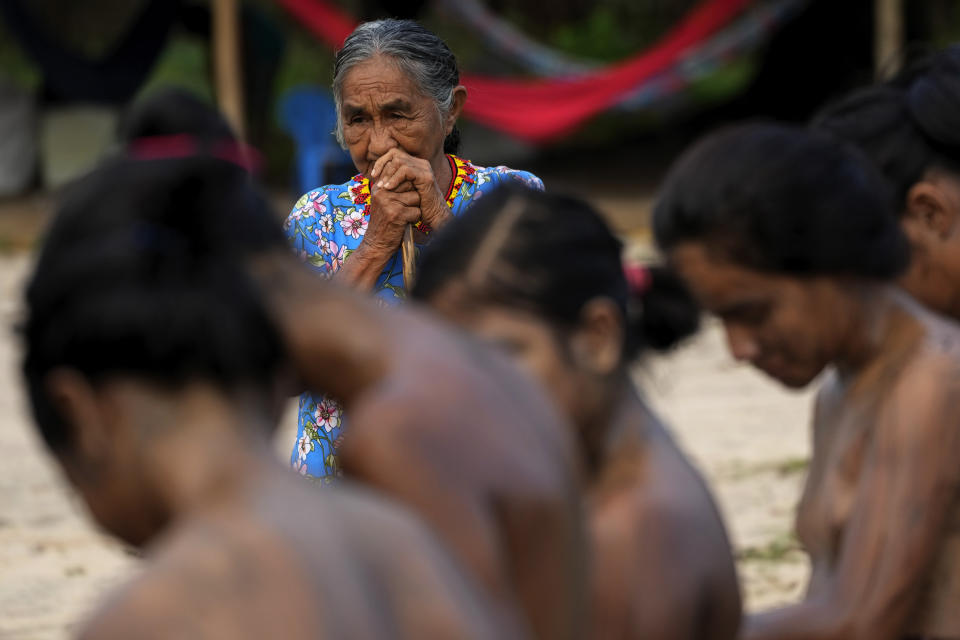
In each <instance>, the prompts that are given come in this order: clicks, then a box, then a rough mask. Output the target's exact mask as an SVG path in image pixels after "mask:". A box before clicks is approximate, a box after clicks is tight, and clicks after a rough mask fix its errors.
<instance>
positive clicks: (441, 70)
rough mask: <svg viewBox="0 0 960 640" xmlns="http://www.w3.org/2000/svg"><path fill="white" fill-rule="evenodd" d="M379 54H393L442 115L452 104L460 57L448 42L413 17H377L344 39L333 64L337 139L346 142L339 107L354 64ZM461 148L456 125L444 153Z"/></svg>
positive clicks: (445, 143) (447, 139)
mask: <svg viewBox="0 0 960 640" xmlns="http://www.w3.org/2000/svg"><path fill="white" fill-rule="evenodd" d="M377 55H384V56H390V57H391V58H393V60H394V61H395V62H396V64H397V65H398V66H399V67H400V69H402V70H403V72H404V73H406V74H407V76H409V78H410V79H411V80H412V81H413V83H414V84H415V85H416V86H417V87H419V89H420V91H421V92H422V93H423V95H425V96H428V97H430V98H432V99H433V101H434V104H436V105H437V109H438V110H439V111H440V113H441V114H442V115H446V114H447V113H449V112H450V108H451V107H452V106H453V90H454V89H456V88H457V86H458V85H459V84H460V67H459V66H458V65H457V57H456V56H455V55H453V52H452V51H450V47H448V46H447V43H446V42H444V41H443V40H441V39H440V38H439V37H438V36H437V35H436V34H435V33H433V32H432V31H430V30H429V29H426V28H425V27H423V26H422V25H420V24H419V23H417V22H415V21H413V20H375V21H373V22H364V23H363V24H361V25H360V26H358V27H357V28H356V29H354V31H353V33H351V34H350V35H349V36H347V39H346V40H345V41H344V42H343V48H342V49H340V50H339V51H337V57H336V60H335V61H334V64H333V102H334V104H335V105H336V109H337V129H336V134H337V140H338V141H339V142H340V144H341V146H342V145H343V144H344V142H343V120H342V119H341V117H340V107H341V102H342V100H343V81H344V79H345V78H346V76H347V73H348V72H349V71H350V69H352V68H353V66H354V65H356V64H358V63H360V62H363V61H365V60H369V59H370V58H373V57H374V56H377ZM459 150H460V130H459V129H457V127H456V126H454V127H453V131H451V132H450V134H449V135H448V136H447V137H446V139H444V141H443V151H444V153H457V152H458V151H459Z"/></svg>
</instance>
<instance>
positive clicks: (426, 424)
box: [341, 309, 585, 638]
mask: <svg viewBox="0 0 960 640" xmlns="http://www.w3.org/2000/svg"><path fill="white" fill-rule="evenodd" d="M390 326H391V331H395V332H396V338H395V339H396V342H395V344H396V345H397V347H398V349H397V351H396V353H393V354H391V357H390V360H391V362H393V363H395V365H394V367H393V368H392V369H391V370H390V371H389V372H388V373H387V375H386V376H385V377H384V379H383V381H382V383H381V384H380V385H378V386H377V388H376V389H374V390H371V391H370V392H368V393H366V394H364V395H363V396H362V398H360V399H359V400H358V401H357V402H356V403H355V404H354V406H351V407H348V411H351V412H352V413H351V419H352V422H351V427H350V428H351V432H350V434H349V436H348V437H347V438H346V439H345V444H344V446H343V449H342V457H341V459H342V462H343V467H344V470H345V473H346V474H347V475H352V476H353V477H355V478H357V479H358V480H361V481H363V482H366V483H369V484H371V485H374V486H377V487H379V488H381V489H383V490H384V491H385V492H387V493H389V494H390V495H392V496H394V497H396V498H398V499H399V500H401V501H403V502H405V503H407V504H409V505H411V506H412V507H413V508H414V509H415V510H416V511H417V512H418V513H420V514H421V515H422V516H423V517H424V519H425V520H426V521H427V522H428V523H429V524H430V525H431V527H432V528H433V529H434V530H435V531H437V532H438V533H439V534H440V536H441V537H442V538H443V539H444V540H445V541H446V542H447V544H449V545H450V547H451V548H452V549H453V550H454V551H455V553H456V554H457V556H458V557H460V558H461V559H463V560H464V562H465V563H466V565H467V566H468V567H470V568H471V570H472V572H473V574H474V575H475V576H478V577H479V579H480V580H481V582H482V583H483V584H484V585H486V586H487V587H488V588H489V589H490V590H491V592H492V593H494V594H496V595H497V597H498V598H499V599H500V601H501V602H502V603H504V607H505V609H509V608H512V606H513V605H512V603H513V602H516V601H519V602H520V606H521V608H522V610H523V612H524V614H525V617H526V619H527V620H528V621H529V623H530V625H531V627H532V628H533V630H534V632H535V633H536V635H538V636H539V637H549V638H563V637H577V635H578V633H579V630H580V629H581V628H582V627H581V625H582V622H583V614H582V608H583V604H582V603H583V597H584V593H585V587H584V572H583V563H584V548H583V544H584V542H583V532H582V523H581V517H580V506H579V504H580V502H579V501H580V498H579V495H578V489H577V485H576V474H577V466H576V459H575V457H574V453H573V446H572V442H571V441H570V438H569V435H568V428H567V427H566V425H565V422H564V420H563V418H561V417H560V415H559V414H558V413H557V411H556V410H555V409H554V407H553V405H552V404H551V403H550V401H549V400H548V399H547V397H546V396H545V393H544V392H543V391H542V390H540V388H539V387H538V386H537V385H536V384H535V383H533V382H532V381H531V380H530V379H528V378H527V377H526V376H524V375H523V374H521V373H520V372H519V371H518V370H517V369H516V368H515V367H513V366H512V365H510V364H509V363H507V362H506V361H505V360H503V359H501V358H500V357H499V356H497V355H493V354H489V353H487V352H486V351H485V350H484V349H483V348H482V347H481V346H480V345H479V343H477V342H474V341H473V339H471V338H469V337H467V336H466V335H462V336H461V335H459V334H457V333H455V332H454V331H453V330H451V329H448V328H447V327H446V326H443V325H440V324H438V323H437V322H436V321H435V320H432V319H430V318H428V317H426V316H424V315H421V314H420V313H418V312H412V311H410V310H406V309H404V310H397V312H396V317H393V318H391V324H390ZM401 336H402V337H401Z"/></svg>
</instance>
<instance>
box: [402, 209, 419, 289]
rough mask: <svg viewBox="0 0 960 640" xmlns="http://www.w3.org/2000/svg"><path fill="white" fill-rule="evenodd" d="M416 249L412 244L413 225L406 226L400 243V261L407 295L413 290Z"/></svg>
mask: <svg viewBox="0 0 960 640" xmlns="http://www.w3.org/2000/svg"><path fill="white" fill-rule="evenodd" d="M416 258H417V254H416V247H415V246H414V244H413V225H412V224H408V225H407V228H406V229H405V230H404V232H403V240H401V241H400V259H401V261H402V262H403V286H404V288H405V289H406V290H407V293H410V291H411V290H412V289H413V279H414V278H415V277H416Z"/></svg>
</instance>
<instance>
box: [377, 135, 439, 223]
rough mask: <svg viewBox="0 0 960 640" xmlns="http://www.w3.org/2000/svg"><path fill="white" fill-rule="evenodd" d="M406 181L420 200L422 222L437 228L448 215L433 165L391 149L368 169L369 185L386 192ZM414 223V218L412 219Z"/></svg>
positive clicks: (395, 188) (399, 150)
mask: <svg viewBox="0 0 960 640" xmlns="http://www.w3.org/2000/svg"><path fill="white" fill-rule="evenodd" d="M405 182H407V183H409V184H410V185H411V186H412V188H413V190H414V191H416V193H417V195H418V196H419V199H420V214H421V216H422V217H423V221H424V222H425V223H426V224H427V225H429V226H430V227H431V228H433V229H438V228H440V227H441V226H443V224H444V223H446V222H447V220H448V219H449V217H450V210H449V209H448V208H447V203H446V200H445V198H444V196H443V192H442V191H441V190H440V185H439V184H437V177H436V176H435V175H434V174H433V167H431V166H430V163H429V162H428V161H427V160H424V159H422V158H414V157H413V156H411V155H410V154H408V153H407V152H405V151H402V150H401V149H397V148H394V149H390V151H388V152H387V153H385V154H383V155H382V156H380V157H379V158H377V161H376V162H375V163H374V164H373V169H371V170H370V185H371V188H373V187H374V186H376V187H377V188H380V189H385V190H388V191H392V190H397V189H399V188H401V186H402V185H403V183H405ZM414 222H416V220H414Z"/></svg>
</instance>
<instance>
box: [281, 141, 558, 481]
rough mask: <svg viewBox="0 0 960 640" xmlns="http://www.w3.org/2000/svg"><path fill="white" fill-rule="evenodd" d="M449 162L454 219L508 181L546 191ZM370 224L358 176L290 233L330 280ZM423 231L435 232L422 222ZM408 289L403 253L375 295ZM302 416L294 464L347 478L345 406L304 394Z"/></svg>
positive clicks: (299, 217) (523, 178) (295, 219)
mask: <svg viewBox="0 0 960 640" xmlns="http://www.w3.org/2000/svg"><path fill="white" fill-rule="evenodd" d="M447 158H448V160H449V162H450V166H451V169H452V170H454V171H453V174H454V175H453V180H452V181H451V184H450V189H449V191H448V193H447V206H448V207H450V212H451V213H452V214H453V215H454V216H459V215H460V214H462V213H463V212H464V211H466V210H467V208H468V207H469V206H470V204H471V203H472V202H474V201H476V200H479V199H480V198H481V197H482V196H483V194H484V193H486V192H489V191H491V190H493V189H494V188H496V186H497V185H499V184H500V183H502V182H503V181H505V180H518V181H520V182H522V183H524V184H525V185H527V186H528V187H530V188H533V189H538V190H541V191H542V190H543V182H541V181H540V178H538V177H537V176H535V175H533V174H532V173H528V172H526V171H516V170H514V169H510V168H508V167H503V166H499V167H478V166H476V165H474V164H472V163H471V162H469V161H467V160H463V159H461V158H458V157H456V156H452V155H451V156H447ZM369 220H370V182H369V181H368V180H367V179H366V178H365V177H364V176H362V175H357V176H354V177H353V178H352V179H351V180H350V181H349V182H347V183H345V184H338V185H326V186H323V187H320V188H318V189H314V190H312V191H308V192H307V193H305V194H304V195H303V196H301V197H300V199H299V200H298V201H297V203H296V205H294V207H293V211H291V212H290V215H289V216H288V217H287V220H286V222H285V223H284V230H285V232H286V234H287V239H288V240H289V242H290V244H291V245H292V247H293V250H294V252H295V253H296V254H297V255H298V256H300V258H301V259H303V260H304V261H305V262H307V263H308V264H310V265H311V266H312V267H313V268H314V269H315V270H316V271H317V272H319V273H320V274H322V275H324V276H326V277H330V276H332V275H333V274H334V273H336V272H337V270H338V269H340V267H342V266H343V263H344V262H345V261H346V260H348V259H349V258H350V254H351V253H353V252H354V251H356V250H357V248H358V247H359V246H360V243H361V242H362V241H363V237H364V234H365V233H366V231H367V225H368V223H369ZM417 228H418V229H420V230H421V231H423V232H424V233H426V234H429V233H430V228H429V227H428V226H427V225H425V224H423V222H422V221H421V222H420V223H418V224H417ZM405 291H406V290H405V288H404V282H403V268H402V262H401V259H400V251H399V250H398V251H397V252H396V253H395V254H394V255H393V257H391V258H390V260H388V261H387V264H386V266H385V267H384V270H383V273H381V274H380V277H379V278H378V279H377V282H376V284H375V285H374V289H373V294H374V295H375V296H376V297H377V298H378V302H381V303H382V304H387V305H393V304H398V303H399V302H401V301H402V300H403V298H404V296H405ZM297 416H298V417H297V423H298V424H297V441H296V442H295V443H294V448H293V453H292V454H291V457H290V464H291V466H292V467H293V468H294V469H295V470H296V471H297V472H299V473H300V474H302V475H305V476H308V477H311V478H314V479H319V480H320V481H321V482H322V483H324V484H325V483H329V482H331V481H333V479H335V478H336V477H338V476H339V475H340V474H341V471H340V464H339V460H338V458H337V449H338V448H339V446H340V442H342V438H343V431H344V426H345V424H344V416H343V412H342V409H341V408H340V405H339V404H338V403H337V402H335V401H334V400H332V399H330V398H327V397H325V396H323V395H321V394H319V393H317V394H314V393H304V394H303V395H301V396H300V404H299V409H298V411H297Z"/></svg>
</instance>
